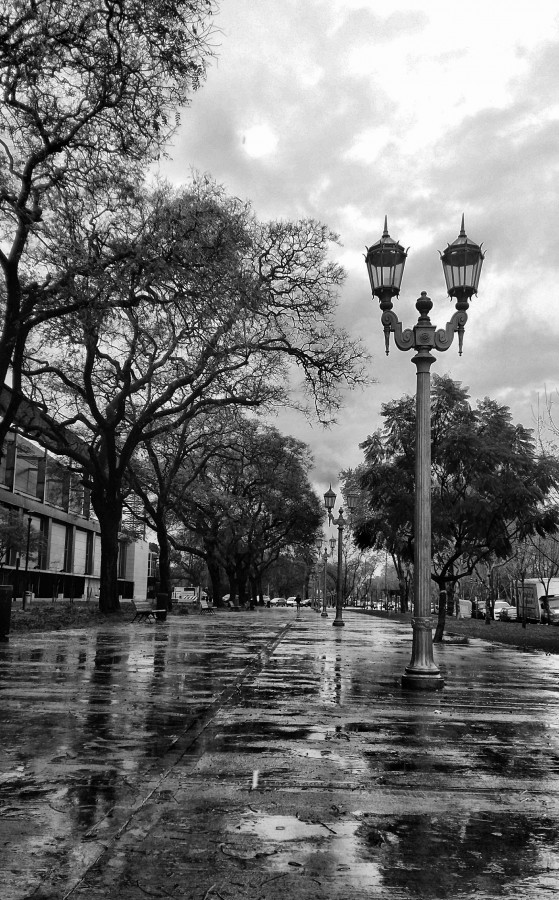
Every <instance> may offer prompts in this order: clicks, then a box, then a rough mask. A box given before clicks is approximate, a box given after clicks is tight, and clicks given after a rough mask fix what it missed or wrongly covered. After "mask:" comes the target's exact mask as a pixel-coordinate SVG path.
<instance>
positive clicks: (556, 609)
mask: <svg viewBox="0 0 559 900" xmlns="http://www.w3.org/2000/svg"><path fill="white" fill-rule="evenodd" d="M542 600H547V604H548V606H549V623H550V624H551V625H559V597H555V596H553V597H551V596H550V597H546V598H542ZM545 606H546V604H545V602H544V603H542V618H541V620H542V623H545V624H547V621H548V616H547V611H546V608H545Z"/></svg>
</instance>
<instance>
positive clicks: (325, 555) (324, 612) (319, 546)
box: [316, 537, 334, 619]
mask: <svg viewBox="0 0 559 900" xmlns="http://www.w3.org/2000/svg"><path fill="white" fill-rule="evenodd" d="M323 540H324V539H323V538H321V537H320V538H318V539H317V542H316V549H317V550H318V555H319V557H321V558H322V562H323V564H324V572H323V576H324V584H323V590H322V612H321V614H320V615H321V617H322V618H323V619H326V618H328V612H327V610H326V590H327V585H328V547H327V546H326V547H324V551H323V552H322V553H321V552H320V551H321V550H322V541H323ZM333 552H334V548H333V547H332V553H333ZM319 597H320V591H319Z"/></svg>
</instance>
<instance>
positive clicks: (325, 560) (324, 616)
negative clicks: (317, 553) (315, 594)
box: [320, 547, 328, 619]
mask: <svg viewBox="0 0 559 900" xmlns="http://www.w3.org/2000/svg"><path fill="white" fill-rule="evenodd" d="M322 561H323V563H324V587H323V590H322V612H321V613H320V616H321V618H322V619H327V618H328V613H327V611H326V588H327V583H328V548H327V547H325V548H324V553H323V554H322Z"/></svg>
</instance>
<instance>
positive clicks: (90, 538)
mask: <svg viewBox="0 0 559 900" xmlns="http://www.w3.org/2000/svg"><path fill="white" fill-rule="evenodd" d="M94 540H95V535H94V534H93V532H92V531H88V532H87V538H86V544H85V574H86V575H92V574H93V546H94Z"/></svg>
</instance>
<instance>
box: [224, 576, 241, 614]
mask: <svg viewBox="0 0 559 900" xmlns="http://www.w3.org/2000/svg"><path fill="white" fill-rule="evenodd" d="M226 572H227V578H228V580H229V599H230V600H231V602H232V603H233V604H234V605H235V606H237V605H238V603H239V597H238V589H237V573H236V571H235V567H234V566H228V567H226Z"/></svg>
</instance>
